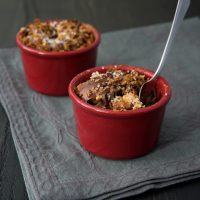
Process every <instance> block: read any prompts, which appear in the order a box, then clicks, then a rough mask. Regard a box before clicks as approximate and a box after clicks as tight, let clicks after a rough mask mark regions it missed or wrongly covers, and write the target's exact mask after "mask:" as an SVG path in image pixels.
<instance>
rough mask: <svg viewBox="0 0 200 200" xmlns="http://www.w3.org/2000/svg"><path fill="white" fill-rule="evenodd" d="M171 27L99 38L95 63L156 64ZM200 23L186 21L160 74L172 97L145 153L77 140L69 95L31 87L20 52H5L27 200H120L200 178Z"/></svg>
mask: <svg viewBox="0 0 200 200" xmlns="http://www.w3.org/2000/svg"><path fill="white" fill-rule="evenodd" d="M169 29H170V24H168V23H167V24H161V25H154V26H149V27H143V28H136V29H129V30H123V31H117V32H112V33H106V34H103V35H102V43H101V45H100V48H99V57H98V65H104V64H111V63H113V64H123V63H125V64H132V65H139V66H144V67H146V68H150V69H155V68H156V65H157V64H158V62H159V59H160V56H161V53H162V50H163V48H164V45H165V41H166V38H167V35H168V33H169ZM199 35H200V20H199V19H198V18H193V19H189V20H186V21H185V22H184V24H183V25H182V27H181V30H180V31H179V33H178V36H177V37H176V42H175V45H174V48H173V51H172V52H171V54H170V56H169V59H168V61H167V64H166V67H165V69H164V71H163V75H164V76H165V77H166V79H168V81H169V82H170V84H171V86H172V89H173V97H172V100H171V101H170V103H169V105H168V107H167V111H166V115H165V119H164V123H163V126H162V131H161V135H160V140H159V143H158V145H157V147H156V148H155V149H154V150H153V151H152V152H151V153H149V154H148V155H146V156H143V157H140V158H137V159H132V160H126V161H120V160H119V161H113V160H108V159H103V158H100V157H97V156H95V155H93V154H91V153H89V152H87V151H85V150H84V149H83V148H82V147H81V146H80V144H79V142H78V139H77V136H76V129H75V125H74V118H73V111H72V107H71V102H70V99H69V98H68V97H49V96H45V95H41V94H39V93H36V92H34V91H32V90H31V89H29V87H28V86H27V83H26V81H25V78H24V73H23V69H22V64H21V60H20V56H19V52H18V50H17V49H15V48H13V49H1V50H0V101H1V103H2V105H3V107H4V108H5V110H6V112H7V115H8V117H9V120H10V126H11V130H12V136H13V139H14V143H15V146H16V150H17V153H18V156H19V160H20V164H21V168H22V172H23V176H24V180H25V184H26V187H27V191H28V195H29V198H30V199H33V200H35V199H48V200H50V199H57V200H59V199H105V198H106V199H119V198H122V197H126V196H130V195H136V194H139V193H142V192H144V191H146V190H149V189H152V188H161V187H164V186H167V185H171V184H175V183H178V182H181V181H186V180H190V179H193V178H196V177H200V112H199V108H200V101H199V99H200V88H199V85H200V57H199V50H200V40H199Z"/></svg>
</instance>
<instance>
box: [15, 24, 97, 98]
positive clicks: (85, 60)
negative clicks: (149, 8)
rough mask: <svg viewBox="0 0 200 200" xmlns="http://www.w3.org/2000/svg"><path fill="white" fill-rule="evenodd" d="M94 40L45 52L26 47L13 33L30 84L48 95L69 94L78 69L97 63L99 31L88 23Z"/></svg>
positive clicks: (82, 69) (79, 70)
mask: <svg viewBox="0 0 200 200" xmlns="http://www.w3.org/2000/svg"><path fill="white" fill-rule="evenodd" d="M87 26H88V27H90V28H91V30H92V31H93V33H94V35H95V41H94V42H93V43H92V44H91V45H90V46H88V47H86V48H82V49H77V50H74V51H68V52H44V51H39V50H36V49H32V48H29V47H27V46H25V45H24V44H22V42H21V41H20V40H19V34H20V33H18V34H17V36H16V42H17V45H18V47H19V48H20V52H21V58H22V63H23V67H24V73H25V77H26V80H27V82H28V84H29V86H30V87H31V88H32V89H34V90H36V91H38V92H41V93H44V94H47V95H68V91H67V88H68V85H69V82H70V81H71V79H72V78H73V77H74V76H75V75H77V74H78V73H80V72H82V71H84V70H86V69H88V68H90V67H94V66H95V65H96V57H97V47H98V45H99V43H100V34H99V32H98V31H97V30H96V29H95V28H93V27H92V26H90V25H87Z"/></svg>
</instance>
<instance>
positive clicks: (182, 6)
mask: <svg viewBox="0 0 200 200" xmlns="http://www.w3.org/2000/svg"><path fill="white" fill-rule="evenodd" d="M189 5H190V0H178V4H177V7H176V12H175V15H174V19H173V23H172V26H171V30H170V33H169V36H168V39H167V43H166V45H165V48H164V51H163V54H162V57H161V60H160V63H159V65H158V68H157V70H156V72H155V73H154V75H153V77H152V78H151V79H150V80H152V79H154V78H156V77H157V76H159V74H160V72H161V70H162V68H163V66H164V64H165V61H166V58H167V56H168V53H169V52H170V49H171V47H172V44H173V41H174V38H175V35H176V33H177V30H178V29H179V26H180V24H181V23H182V21H183V18H184V16H185V14H186V12H187V10H188V8H189ZM150 80H149V81H150Z"/></svg>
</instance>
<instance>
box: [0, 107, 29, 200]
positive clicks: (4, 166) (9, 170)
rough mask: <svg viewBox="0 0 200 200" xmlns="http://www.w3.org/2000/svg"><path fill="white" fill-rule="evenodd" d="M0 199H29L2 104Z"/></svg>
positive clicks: (0, 120)
mask: <svg viewBox="0 0 200 200" xmlns="http://www.w3.org/2000/svg"><path fill="white" fill-rule="evenodd" d="M0 113H1V114H0V200H11V199H13V200H28V195H27V192H26V188H25V185H24V180H23V176H22V172H21V168H20V164H19V160H18V157H17V153H16V149H15V146H14V144H13V139H12V136H11V131H10V126H9V121H8V118H7V116H6V114H5V111H4V110H3V107H2V106H1V105H0Z"/></svg>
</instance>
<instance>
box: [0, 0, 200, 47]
mask: <svg viewBox="0 0 200 200" xmlns="http://www.w3.org/2000/svg"><path fill="white" fill-rule="evenodd" d="M176 3H177V1H176V0H57V1H56V0H1V1H0V24H1V28H0V47H1V48H2V47H13V46H14V45H15V34H16V32H17V31H18V30H19V28H20V27H21V26H24V25H26V24H27V23H30V22H32V21H33V19H35V18H41V19H42V20H45V19H49V18H50V19H58V18H61V19H63V18H76V19H79V20H81V21H86V22H89V23H92V24H93V25H95V26H96V27H97V28H98V29H99V30H100V31H101V32H105V31H111V30H120V29H124V28H130V27H136V26H144V25H148V24H154V23H159V22H166V21H171V20H172V18H173V15H174V11H175V7H176ZM199 14H200V1H199V0H191V7H190V9H189V12H188V14H187V16H188V17H189V16H196V15H199Z"/></svg>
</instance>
